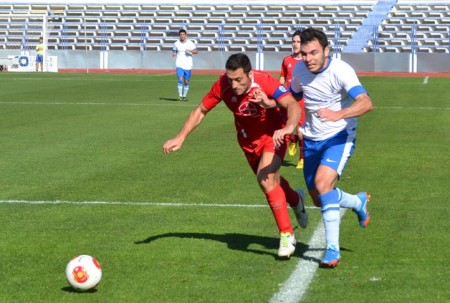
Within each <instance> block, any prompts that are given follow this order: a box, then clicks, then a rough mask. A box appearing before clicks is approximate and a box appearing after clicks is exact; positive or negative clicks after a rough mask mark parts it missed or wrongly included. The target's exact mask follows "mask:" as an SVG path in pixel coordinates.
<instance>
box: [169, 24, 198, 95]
mask: <svg viewBox="0 0 450 303" xmlns="http://www.w3.org/2000/svg"><path fill="white" fill-rule="evenodd" d="M178 35H179V37H180V39H179V40H177V41H175V43H174V45H173V49H172V56H173V57H177V58H176V60H175V66H176V73H177V78H178V100H180V101H187V93H188V91H189V82H190V80H191V72H192V66H193V60H192V55H195V54H197V53H198V50H197V46H196V45H195V43H194V42H192V40H189V39H187V33H186V30H184V29H180V30H179V31H178Z"/></svg>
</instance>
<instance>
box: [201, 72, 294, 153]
mask: <svg viewBox="0 0 450 303" xmlns="http://www.w3.org/2000/svg"><path fill="white" fill-rule="evenodd" d="M255 89H261V90H262V91H264V92H265V93H266V95H267V96H268V97H269V98H271V99H274V100H275V101H278V100H279V99H281V98H282V97H284V96H286V95H288V94H291V93H290V92H289V91H288V90H287V89H286V88H285V87H284V86H282V85H280V82H279V81H278V80H277V79H275V78H274V77H272V76H271V75H269V74H268V73H265V72H260V71H253V82H252V85H251V88H250V89H249V90H248V91H247V92H246V93H244V94H242V95H240V96H237V95H235V94H234V91H233V89H232V87H231V84H230V83H229V82H228V78H227V76H226V75H225V74H222V75H221V76H220V77H219V79H218V80H217V81H216V82H215V83H214V84H213V86H212V87H211V90H210V91H209V92H208V93H207V94H206V95H205V97H203V100H202V103H203V106H205V108H207V109H208V110H211V109H213V108H214V107H215V106H216V105H217V104H219V103H220V102H221V101H224V102H225V105H226V106H227V107H228V108H229V109H230V111H231V112H232V113H233V114H234V123H235V126H236V131H237V134H238V141H239V144H240V145H241V147H246V149H247V150H248V149H252V146H253V145H254V144H255V143H256V142H257V141H258V139H261V138H262V137H263V136H270V137H271V136H272V135H273V132H274V131H275V130H277V129H281V128H283V127H284V122H285V120H284V118H283V116H282V115H281V114H280V109H279V108H277V107H275V108H269V109H265V108H263V107H261V106H259V105H258V104H255V103H253V102H251V101H248V100H249V99H251V98H252V94H253V91H254V90H255Z"/></svg>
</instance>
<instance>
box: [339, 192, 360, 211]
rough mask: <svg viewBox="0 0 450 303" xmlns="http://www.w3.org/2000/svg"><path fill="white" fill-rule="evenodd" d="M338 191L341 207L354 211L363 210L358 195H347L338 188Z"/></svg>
mask: <svg viewBox="0 0 450 303" xmlns="http://www.w3.org/2000/svg"><path fill="white" fill-rule="evenodd" d="M336 190H338V191H339V194H340V195H339V196H340V198H339V205H340V206H341V207H344V208H353V209H357V210H358V209H360V208H361V200H360V199H359V198H358V196H357V195H351V194H349V193H346V192H344V191H342V190H340V189H339V188H336Z"/></svg>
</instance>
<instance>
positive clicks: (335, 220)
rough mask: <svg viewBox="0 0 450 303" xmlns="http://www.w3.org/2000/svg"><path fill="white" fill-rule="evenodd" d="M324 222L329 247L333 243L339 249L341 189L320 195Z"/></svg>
mask: <svg viewBox="0 0 450 303" xmlns="http://www.w3.org/2000/svg"><path fill="white" fill-rule="evenodd" d="M319 199H320V203H321V211H322V218H323V224H324V226H325V240H326V243H327V247H329V246H330V245H333V246H334V247H335V248H336V249H337V250H339V225H340V223H341V215H340V206H339V202H338V200H339V191H338V190H336V189H333V190H332V191H329V192H327V193H325V194H322V195H319Z"/></svg>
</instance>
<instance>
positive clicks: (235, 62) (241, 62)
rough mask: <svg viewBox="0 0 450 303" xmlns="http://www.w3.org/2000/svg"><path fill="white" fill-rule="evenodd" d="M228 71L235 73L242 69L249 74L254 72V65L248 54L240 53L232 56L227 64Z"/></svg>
mask: <svg viewBox="0 0 450 303" xmlns="http://www.w3.org/2000/svg"><path fill="white" fill-rule="evenodd" d="M225 68H226V69H227V70H231V71H235V70H237V69H238V68H242V69H243V70H244V73H246V74H248V73H249V72H250V71H251V70H252V63H251V62H250V59H249V58H248V57H247V55H246V54H242V53H238V54H233V55H231V56H230V57H229V58H228V60H227V63H226V64H225Z"/></svg>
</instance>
